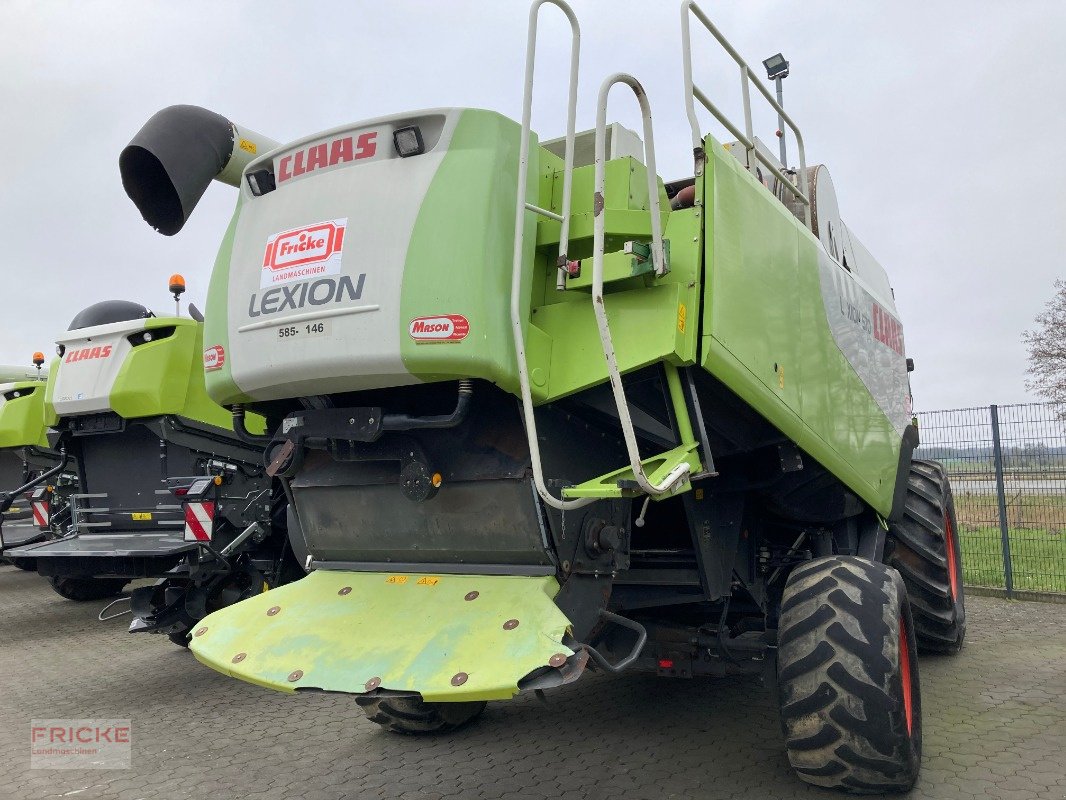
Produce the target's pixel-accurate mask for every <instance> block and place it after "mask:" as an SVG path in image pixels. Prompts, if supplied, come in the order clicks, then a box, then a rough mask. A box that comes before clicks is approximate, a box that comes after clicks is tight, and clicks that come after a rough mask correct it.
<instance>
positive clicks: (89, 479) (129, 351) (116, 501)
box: [14, 275, 302, 644]
mask: <svg viewBox="0 0 1066 800" xmlns="http://www.w3.org/2000/svg"><path fill="white" fill-rule="evenodd" d="M170 290H171V292H173V293H174V298H175V301H176V302H177V301H178V300H179V298H180V295H181V293H182V292H184V290H185V285H184V280H183V279H182V278H181V276H177V275H176V276H173V277H172V278H171V281H170ZM189 310H190V314H191V317H183V316H180V314H177V315H175V316H167V317H157V316H156V315H155V314H154V313H152V312H151V311H149V310H148V309H147V308H145V307H144V306H141V305H139V304H137V303H130V302H125V301H107V302H103V303H98V304H96V305H94V306H90V307H89V308H87V309H85V310H84V311H83V312H81V313H80V314H79V315H78V316H77V317H76V318H75V319H74V321H73V322H72V323H71V325H70V329H69V331H68V333H67V334H66V335H65V336H63V337H62V338H61V339H60V340H59V341H58V347H57V353H58V356H59V357H58V359H57V360H56V361H55V363H54V364H53V369H52V377H51V381H50V382H49V389H48V395H47V398H46V403H45V421H46V422H47V423H48V424H49V425H51V426H52V428H53V430H54V434H53V438H54V440H55V445H54V446H56V447H59V448H62V449H63V450H64V451H65V452H67V453H69V454H71V455H72V456H75V457H76V458H77V461H78V466H79V469H78V481H77V486H76V488H75V490H74V491H73V492H72V493H71V494H70V496H69V502H70V520H69V523H68V524H67V525H66V527H65V528H64V530H63V533H64V534H65V535H64V536H63V538H61V539H59V540H57V541H52V542H45V543H43V544H38V545H34V546H31V547H25V548H21V549H20V550H18V551H15V553H14V554H15V555H17V556H19V557H27V558H35V559H36V565H37V569H38V571H39V572H40V573H41V574H42V575H46V576H48V577H50V578H51V580H52V585H53V587H54V588H55V589H56V591H57V592H59V593H60V594H62V595H63V596H65V597H69V598H71V599H93V598H99V597H107V596H114V595H116V594H118V593H119V592H120V591H121V589H122V588H123V587H124V586H125V585H126V584H127V583H128V582H129V581H130V580H131V579H135V578H146V577H156V578H160V579H161V580H160V582H159V583H158V584H156V585H155V586H153V587H147V588H145V589H140V590H138V591H137V592H136V593H135V595H134V598H133V601H132V605H133V608H134V621H133V624H132V625H131V630H133V631H153V632H159V633H164V634H167V635H170V636H171V638H173V639H174V640H175V641H176V642H178V643H182V644H184V643H185V642H186V641H187V631H188V629H189V627H190V626H191V625H192V624H193V623H194V622H195V621H196V620H197V619H199V617H201V616H203V615H204V614H206V613H207V611H208V610H209V609H210V608H213V607H218V606H219V605H223V604H225V603H227V602H232V601H233V599H234V598H235V597H236V596H241V595H243V594H246V593H254V592H259V591H261V590H262V589H263V587H264V586H267V585H276V584H277V583H280V582H282V581H284V580H286V579H287V578H288V577H289V576H290V575H291V574H292V573H291V572H285V570H283V563H287V564H288V565H290V566H291V565H292V558H291V556H289V561H288V562H285V561H284V559H285V554H286V553H287V552H288V551H287V549H286V544H285V543H286V536H285V524H284V508H283V507H279V498H278V497H277V496H276V495H275V491H274V487H273V485H272V481H271V479H270V478H269V477H267V476H266V475H265V472H264V470H263V466H262V463H261V462H262V455H261V454H262V448H261V446H257V445H256V444H255V442H254V439H253V438H252V437H253V436H254V434H252V433H251V432H249V431H247V430H246V429H245V427H244V423H243V419H242V423H241V426H240V433H238V432H235V431H234V428H233V418H232V416H231V414H230V413H228V412H227V411H225V410H224V409H222V408H221V407H220V406H218V405H216V404H215V403H213V402H212V401H211V400H210V398H208V396H207V394H206V391H205V389H204V378H203V369H202V353H203V333H202V331H203V319H202V317H201V316H200V314H199V312H198V311H197V310H196V309H195V308H194V307H190V309H189ZM252 425H253V427H259V428H261V426H262V420H261V418H258V417H256V418H254V419H253V420H252ZM242 436H244V437H245V439H246V440H247V441H242V438H241V437H242ZM193 479H202V480H205V481H207V482H209V483H210V484H211V486H212V488H213V491H214V495H215V499H216V501H217V519H216V522H215V524H214V525H213V526H212V528H211V531H210V536H209V537H208V538H207V539H206V540H201V539H197V538H189V537H187V536H186V523H185V509H184V498H181V497H175V494H174V492H173V490H174V489H181V487H183V486H184V487H187V485H188V483H189V482H191V481H192V480H193ZM40 488H41V487H38V491H40ZM279 519H280V525H279V524H278V520H279ZM301 574H302V573H301Z"/></svg>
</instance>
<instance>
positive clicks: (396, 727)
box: [355, 695, 485, 735]
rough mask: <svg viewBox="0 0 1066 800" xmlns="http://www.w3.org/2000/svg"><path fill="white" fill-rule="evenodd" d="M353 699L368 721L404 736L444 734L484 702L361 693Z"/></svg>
mask: <svg viewBox="0 0 1066 800" xmlns="http://www.w3.org/2000/svg"><path fill="white" fill-rule="evenodd" d="M355 702H356V703H358V704H359V706H360V708H362V709H363V711H364V713H366V716H367V718H368V719H369V720H370V721H371V722H376V723H377V724H378V725H380V726H381V727H383V728H384V729H385V730H387V731H391V732H392V733H402V734H407V735H424V734H433V733H447V732H448V731H454V730H455V729H456V728H461V727H462V726H463V725H466V724H467V723H469V722H472V721H473V720H474V719H475V718H477V717H478V716H480V714H481V712H482V711H484V710H485V702H484V701H483V700H482V701H477V702H466V703H427V702H425V701H424V700H423V699H422V698H420V697H397V696H390V695H377V696H375V695H363V696H360V697H356V698H355Z"/></svg>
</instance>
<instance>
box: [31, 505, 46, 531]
mask: <svg viewBox="0 0 1066 800" xmlns="http://www.w3.org/2000/svg"><path fill="white" fill-rule="evenodd" d="M30 505H32V506H33V521H34V523H35V524H36V525H37V527H38V528H47V527H48V516H49V514H48V501H47V500H34V501H32V502H31V503H30Z"/></svg>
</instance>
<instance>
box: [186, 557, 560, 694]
mask: <svg viewBox="0 0 1066 800" xmlns="http://www.w3.org/2000/svg"><path fill="white" fill-rule="evenodd" d="M558 590H559V585H558V583H556V581H555V578H527V577H516V576H499V575H498V576H486V575H419V574H410V573H403V574H395V575H388V574H383V573H376V572H335V571H330V570H318V571H316V572H313V573H311V574H310V575H308V576H307V577H306V578H303V579H302V580H299V581H297V582H296V583H291V584H289V585H287V586H282V587H281V588H278V589H274V590H272V591H269V592H265V593H263V594H260V595H257V596H256V597H253V598H251V599H249V600H245V601H243V602H240V603H237V604H236V605H233V606H230V607H228V608H225V609H223V610H221V611H216V612H215V613H214V614H211V615H210V616H208V617H207V618H206V619H204V621H203V623H202V624H201V626H200V627H199V628H197V629H196V631H195V632H194V636H193V639H192V644H191V648H192V651H193V653H194V654H195V656H196V657H197V658H198V659H199V660H200V661H202V662H203V663H204V664H206V665H207V666H209V667H211V668H213V669H216V670H218V671H219V672H223V673H225V674H227V675H230V676H232V677H234V678H240V679H241V680H245V681H249V682H251V683H256V684H259V685H260V686H266V687H268V688H271V689H278V690H281V691H289V692H291V691H295V690H296V689H312V688H313V689H321V690H324V691H330V692H351V693H358V692H365V691H367V685H366V684H367V682H368V681H371V680H373V679H377V683H372V684H371V685H370V688H374V686H376V685H378V684H380V685H381V686H383V687H387V688H388V689H390V690H394V691H411V692H418V693H420V694H421V695H422V697H423V698H424V699H425V700H427V701H438V700H439V701H460V700H505V699H507V698H510V697H512V696H513V695H514V694H515V693H516V692H517V691H518V681H519V680H520V679H521V678H523V677H524V676H526V675H528V674H529V673H531V672H533V671H535V670H537V669H539V668H540V667H547V666H548V661H549V659H551V657H552V656H554V655H557V654H560V653H561V654H563V655H564V656H570V655H572V654H573V651H572V650H570V649H569V648H567V647H565V646H564V645H563V644H562V638H563V634H564V633H565V631H566V628H567V627H568V626H569V622H568V621H567V619H566V617H564V616H563V614H562V612H561V611H559V609H558V608H556V606H555V603H553V602H552V598H553V597H554V596H555V594H556V592H558ZM511 620H517V621H518V624H517V625H514V624H513V623H512V624H510V625H508V627H506V628H505V627H504V625H505V623H508V622H509V621H511ZM460 673H463V674H465V676H466V677H465V678H457V677H456V676H457V675H459V674H460Z"/></svg>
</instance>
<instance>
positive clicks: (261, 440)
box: [230, 403, 274, 447]
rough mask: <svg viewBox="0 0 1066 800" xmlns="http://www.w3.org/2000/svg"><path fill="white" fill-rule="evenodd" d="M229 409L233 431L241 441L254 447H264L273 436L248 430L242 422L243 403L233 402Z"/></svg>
mask: <svg viewBox="0 0 1066 800" xmlns="http://www.w3.org/2000/svg"><path fill="white" fill-rule="evenodd" d="M230 411H231V412H232V414H233V432H234V433H235V434H237V438H238V439H240V440H241V441H242V442H244V443H245V444H251V445H255V446H256V447H266V446H267V445H268V444H270V442H272V441H273V439H274V437H273V436H260V435H258V434H255V433H252V432H251V431H249V430H248V427H247V426H246V425H245V424H244V406H243V405H241V404H240V403H234V404H233V406H232V408H231V409H230Z"/></svg>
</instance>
